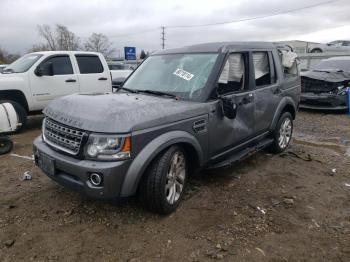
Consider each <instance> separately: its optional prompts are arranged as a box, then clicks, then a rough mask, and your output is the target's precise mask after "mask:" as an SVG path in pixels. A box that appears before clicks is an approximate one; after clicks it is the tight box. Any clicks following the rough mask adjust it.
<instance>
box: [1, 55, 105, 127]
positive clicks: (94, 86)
mask: <svg viewBox="0 0 350 262" xmlns="http://www.w3.org/2000/svg"><path fill="white" fill-rule="evenodd" d="M111 91H112V80H111V73H110V71H109V68H108V65H107V62H106V60H105V58H104V57H103V55H102V54H100V53H95V52H79V51H46V52H35V53H30V54H27V55H24V56H23V57H21V58H19V59H18V60H16V61H15V62H13V63H12V64H10V65H8V66H7V67H6V69H5V70H4V71H3V72H2V73H0V103H2V102H9V103H11V104H12V105H13V106H14V108H15V109H16V112H17V116H18V122H19V123H21V124H22V125H21V126H22V127H23V126H24V125H25V123H26V119H27V115H28V114H29V113H35V112H38V111H41V110H42V109H43V108H44V107H46V105H47V104H48V103H49V102H50V101H52V100H53V99H55V98H58V97H61V96H65V95H69V94H73V93H99V92H111ZM19 129H20V128H19ZM17 131H18V130H17Z"/></svg>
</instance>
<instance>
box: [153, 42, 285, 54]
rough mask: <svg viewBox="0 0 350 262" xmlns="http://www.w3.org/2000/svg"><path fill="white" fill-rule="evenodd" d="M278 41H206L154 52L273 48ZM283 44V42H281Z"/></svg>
mask: <svg viewBox="0 0 350 262" xmlns="http://www.w3.org/2000/svg"><path fill="white" fill-rule="evenodd" d="M277 45H278V44H277V43H276V44H275V43H272V42H215V43H204V44H198V45H191V46H185V47H180V48H174V49H166V50H161V51H158V52H155V53H154V54H156V55H159V54H175V53H201V52H203V53H210V52H213V53H216V52H226V51H227V50H230V49H243V48H245V49H247V48H248V49H258V48H266V49H273V48H276V47H277ZM279 45H281V44H279Z"/></svg>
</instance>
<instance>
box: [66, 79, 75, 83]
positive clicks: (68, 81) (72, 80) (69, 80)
mask: <svg viewBox="0 0 350 262" xmlns="http://www.w3.org/2000/svg"><path fill="white" fill-rule="evenodd" d="M66 82H67V83H73V82H77V80H75V79H67V80H66Z"/></svg>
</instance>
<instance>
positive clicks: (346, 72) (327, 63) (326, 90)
mask: <svg viewBox="0 0 350 262" xmlns="http://www.w3.org/2000/svg"><path fill="white" fill-rule="evenodd" d="M349 86H350V56H343V57H332V58H328V59H324V60H322V61H321V62H320V63H318V64H317V65H316V66H315V67H314V68H313V69H312V70H311V71H307V72H304V73H301V92H302V93H301V97H300V108H306V109H323V110H346V109H348V106H349V105H348V101H347V100H348V99H347V92H348V91H347V90H348V87H349Z"/></svg>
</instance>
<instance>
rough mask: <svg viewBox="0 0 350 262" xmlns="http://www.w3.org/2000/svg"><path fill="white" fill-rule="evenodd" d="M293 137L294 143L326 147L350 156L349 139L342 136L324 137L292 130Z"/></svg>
mask: <svg viewBox="0 0 350 262" xmlns="http://www.w3.org/2000/svg"><path fill="white" fill-rule="evenodd" d="M293 138H294V143H296V144H301V145H307V146H312V147H321V148H327V149H330V150H332V151H334V152H336V153H338V154H341V155H346V156H350V140H348V139H344V138H342V137H328V138H324V137H316V136H313V135H306V134H302V133H297V132H294V133H293Z"/></svg>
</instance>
